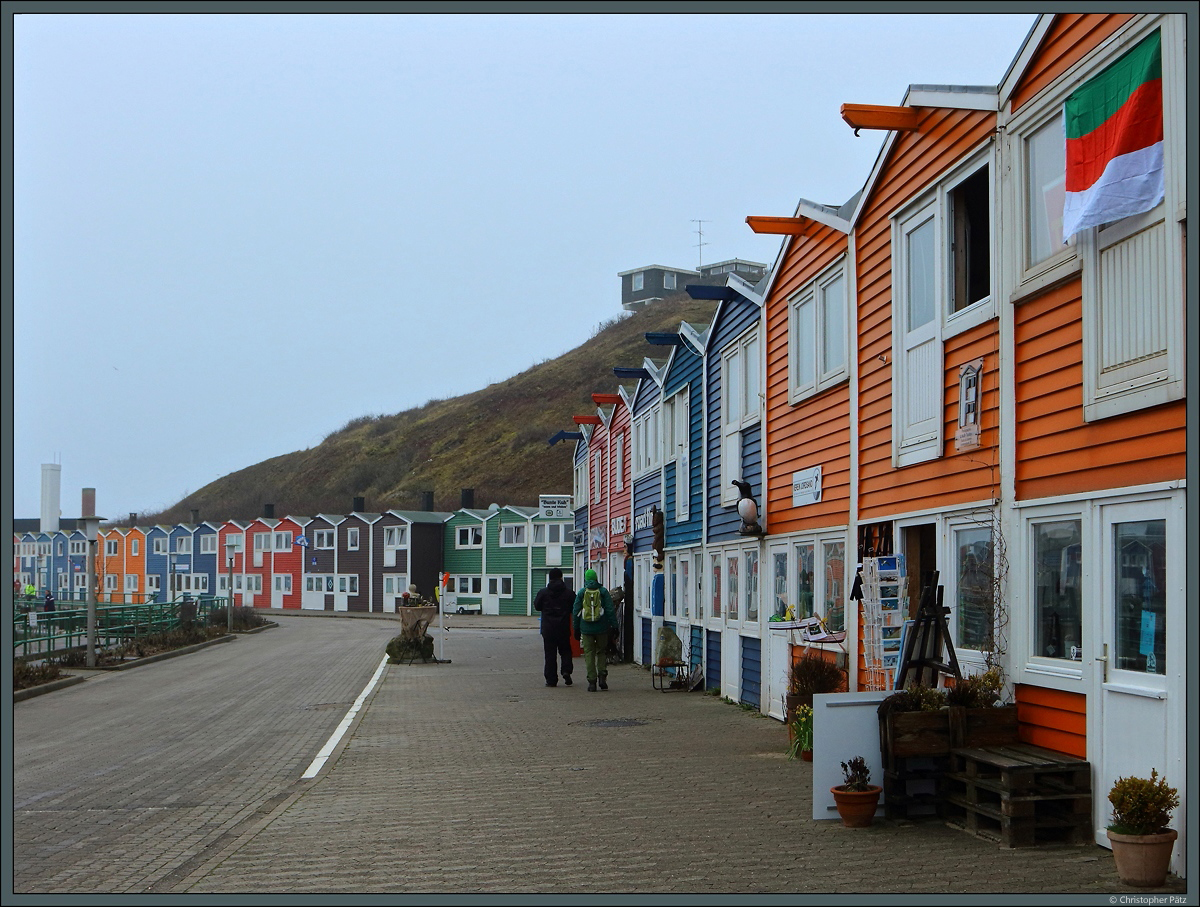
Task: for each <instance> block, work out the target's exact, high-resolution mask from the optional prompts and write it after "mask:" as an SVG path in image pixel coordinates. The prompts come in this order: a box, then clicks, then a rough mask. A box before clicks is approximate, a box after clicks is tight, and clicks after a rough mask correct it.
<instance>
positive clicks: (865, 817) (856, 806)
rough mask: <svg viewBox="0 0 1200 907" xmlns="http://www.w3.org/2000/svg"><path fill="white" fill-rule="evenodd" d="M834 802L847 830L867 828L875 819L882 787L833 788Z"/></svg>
mask: <svg viewBox="0 0 1200 907" xmlns="http://www.w3.org/2000/svg"><path fill="white" fill-rule="evenodd" d="M829 790H830V793H832V794H833V802H834V803H836V804H837V811H838V815H839V816H841V817H842V824H843V825H845V826H846V827H847V828H866V827H867V826H868V825H870V824H871V822H872V821H873V820H874V819H875V810H876V809H878V808H879V794H880V793H881V792H882V791H883V788H882V787H875V786H872V787H869V788H868V789H867V790H842V788H841V787H840V786H838V787H831V788H830V789H829Z"/></svg>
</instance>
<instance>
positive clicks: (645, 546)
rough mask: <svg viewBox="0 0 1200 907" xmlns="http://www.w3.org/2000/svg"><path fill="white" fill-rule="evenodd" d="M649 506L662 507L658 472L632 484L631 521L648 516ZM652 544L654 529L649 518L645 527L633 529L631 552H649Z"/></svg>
mask: <svg viewBox="0 0 1200 907" xmlns="http://www.w3.org/2000/svg"><path fill="white" fill-rule="evenodd" d="M651 505H658V506H659V507H662V480H661V478H660V473H659V471H658V470H653V471H652V472H649V473H647V474H646V475H644V476H642V477H641V478H640V479H638V480H637V481H636V482H634V483H633V519H634V521H635V525H636V521H637V518H638V517H639V516H642V515H645V514H648V513H649V512H650V507H651ZM653 543H654V528H653V526H652V525H651V524H650V520H649V518H647V520H646V525H645V527H643V528H641V529H635V530H634V533H633V550H634V551H649V550H650V547H651V545H652V544H653Z"/></svg>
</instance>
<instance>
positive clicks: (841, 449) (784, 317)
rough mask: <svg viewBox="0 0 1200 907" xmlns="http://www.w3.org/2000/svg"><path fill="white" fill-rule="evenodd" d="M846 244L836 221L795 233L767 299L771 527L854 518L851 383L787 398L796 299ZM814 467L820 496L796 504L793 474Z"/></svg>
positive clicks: (798, 527) (814, 524)
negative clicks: (790, 316) (792, 299)
mask: <svg viewBox="0 0 1200 907" xmlns="http://www.w3.org/2000/svg"><path fill="white" fill-rule="evenodd" d="M847 247H848V241H847V237H846V235H845V234H844V233H842V232H841V231H839V230H835V229H833V228H832V227H821V228H818V229H817V230H815V231H814V232H813V233H812V234H811V235H810V236H802V237H794V238H792V240H791V242H790V244H789V247H788V250H787V253H786V254H785V255H784V257H783V260H782V261H781V262H780V265H779V276H778V277H777V278H776V280H775V284H774V286H773V287H772V288H771V297H770V298H769V299H768V300H767V304H766V395H767V422H766V444H767V465H768V475H767V531H768V532H770V533H772V534H780V533H786V532H796V531H799V530H802V529H814V528H820V527H824V526H831V525H837V524H840V523H848V522H849V519H850V390H849V383H848V382H845V381H843V382H842V383H841V384H837V385H835V386H834V387H831V388H829V389H828V390H825V391H823V392H821V393H819V394H816V395H815V396H813V397H809V398H808V399H806V400H804V401H802V402H800V403H799V404H795V405H793V404H791V403H789V402H788V383H789V380H790V379H789V374H788V307H789V298H790V297H791V296H793V295H794V294H795V293H796V292H797V291H798V290H799V289H800V288H801V287H802V286H804V285H805V284H806V283H807V282H808V281H810V280H812V279H813V278H814V277H816V276H817V275H818V274H820V273H821V272H822V271H824V270H825V269H826V268H828V267H829V266H830V265H832V264H833V263H834V262H836V261H837V260H838V258H840V257H841V256H843V255H844V254H845V253H846V250H847ZM850 345H851V347H853V346H854V344H853V343H851V344H850ZM850 355H853V352H851V353H850ZM813 466H820V467H821V500H820V501H819V502H817V503H814V504H808V505H805V506H804V507H793V506H792V473H793V472H796V471H797V470H800V469H807V468H810V467H813Z"/></svg>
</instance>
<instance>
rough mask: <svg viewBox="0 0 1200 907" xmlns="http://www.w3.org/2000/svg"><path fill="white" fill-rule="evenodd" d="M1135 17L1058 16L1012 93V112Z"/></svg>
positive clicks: (1101, 15)
mask: <svg viewBox="0 0 1200 907" xmlns="http://www.w3.org/2000/svg"><path fill="white" fill-rule="evenodd" d="M1132 18H1133V16H1132V15H1131V14H1128V13H1122V14H1119V15H1103V14H1098V13H1088V14H1087V15H1079V14H1071V15H1060V16H1057V17H1056V18H1055V20H1054V23H1053V24H1052V25H1051V26H1050V28H1049V30H1048V31H1047V32H1046V35H1045V36H1044V37H1043V38H1042V42H1041V45H1040V46H1039V47H1038V50H1037V53H1036V54H1035V55H1034V58H1033V59H1032V60H1031V61H1030V64H1029V65H1028V66H1027V67H1026V68H1025V74H1024V75H1023V76H1022V77H1021V81H1020V84H1019V85H1018V86H1017V87H1016V89H1015V90H1014V91H1013V93H1012V96H1011V98H1010V103H1011V105H1012V110H1013V112H1014V113H1015V112H1016V111H1017V110H1019V109H1020V108H1021V107H1022V106H1023V105H1024V104H1026V103H1028V102H1029V101H1030V100H1031V99H1032V98H1034V97H1036V96H1037V95H1038V94H1039V93H1040V92H1042V91H1044V90H1045V89H1046V88H1047V87H1049V86H1050V85H1051V84H1052V83H1053V82H1054V81H1055V80H1056V79H1057V78H1058V77H1059V76H1061V75H1062V74H1063V73H1064V72H1066V71H1067V70H1068V69H1070V68H1071V67H1072V66H1074V65H1075V64H1076V63H1078V62H1079V61H1080V60H1082V59H1083V58H1084V57H1085V56H1087V55H1088V54H1089V53H1090V52H1091V51H1092V50H1094V49H1095V48H1096V47H1098V46H1099V45H1100V44H1102V43H1103V42H1104V41H1105V40H1107V39H1108V38H1110V37H1112V35H1113V34H1114V33H1115V32H1116V31H1117V30H1118V29H1120V28H1121V27H1122V26H1123V25H1125V24H1126V23H1127V22H1129V20H1130V19H1132Z"/></svg>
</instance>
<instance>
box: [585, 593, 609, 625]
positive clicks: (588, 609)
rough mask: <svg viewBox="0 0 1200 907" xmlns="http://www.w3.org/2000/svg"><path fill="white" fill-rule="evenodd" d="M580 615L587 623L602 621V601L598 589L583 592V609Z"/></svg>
mask: <svg viewBox="0 0 1200 907" xmlns="http://www.w3.org/2000/svg"><path fill="white" fill-rule="evenodd" d="M580 613H581V615H582V617H583V619H584V620H586V621H588V622H589V623H595V622H596V621H598V620H603V619H604V600H603V599H602V598H601V597H600V590H599V589H585V590H584V593H583V609H582V610H581V612H580Z"/></svg>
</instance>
